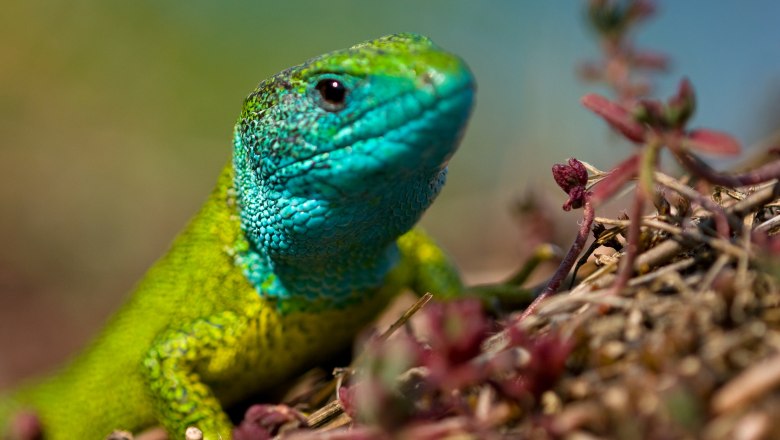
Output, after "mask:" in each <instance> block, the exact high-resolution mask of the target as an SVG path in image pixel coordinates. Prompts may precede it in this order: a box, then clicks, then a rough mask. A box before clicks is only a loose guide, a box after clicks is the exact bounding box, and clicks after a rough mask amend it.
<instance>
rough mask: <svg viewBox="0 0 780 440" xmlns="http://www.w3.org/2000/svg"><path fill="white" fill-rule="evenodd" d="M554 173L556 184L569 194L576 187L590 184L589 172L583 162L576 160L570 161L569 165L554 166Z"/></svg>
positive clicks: (558, 164) (557, 164)
mask: <svg viewBox="0 0 780 440" xmlns="http://www.w3.org/2000/svg"><path fill="white" fill-rule="evenodd" d="M552 173H553V178H554V179H555V183H557V184H558V186H560V187H561V189H562V190H563V191H564V192H567V193H568V192H569V191H571V189H572V188H574V187H576V186H585V185H586V184H587V183H588V170H586V169H585V166H584V165H583V164H582V162H580V161H578V160H577V159H574V158H570V159H569V162H568V165H564V164H561V163H556V164H555V165H553V167H552Z"/></svg>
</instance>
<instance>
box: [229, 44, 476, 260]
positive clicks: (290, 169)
mask: <svg viewBox="0 0 780 440" xmlns="http://www.w3.org/2000/svg"><path fill="white" fill-rule="evenodd" d="M473 95H474V81H473V77H472V75H471V73H470V71H469V70H468V68H467V67H466V65H465V64H464V63H463V61H461V60H460V59H459V58H457V57H456V56H454V55H451V54H449V53H447V52H444V51H443V50H441V49H440V48H438V47H437V46H436V45H434V44H433V43H432V42H431V40H429V39H428V38H425V37H422V36H419V35H413V34H397V35H390V36H386V37H383V38H380V39H377V40H373V41H368V42H365V43H361V44H358V45H356V46H353V47H351V48H348V49H344V50H340V51H335V52H332V53H329V54H325V55H322V56H319V57H316V58H313V59H311V60H309V61H307V62H305V63H303V64H301V65H299V66H295V67H292V68H290V69H287V70H285V71H282V72H280V73H278V74H276V75H274V76H273V77H271V78H269V79H268V80H266V81H263V82H262V83H260V85H259V86H258V87H257V89H256V90H255V91H254V92H252V93H251V94H250V95H249V96H248V97H247V98H246V100H245V103H244V107H243V110H242V112H241V116H240V117H239V120H238V123H237V124H236V128H235V132H234V147H235V150H234V158H233V161H234V168H235V172H236V179H235V185H236V190H237V194H238V202H239V208H240V211H241V223H242V228H243V230H244V232H245V234H246V235H247V238H248V239H249V240H250V242H251V243H252V244H253V245H255V246H256V247H258V248H262V249H264V251H265V252H266V253H267V254H269V255H271V256H276V255H278V256H282V257H284V256H285V255H287V256H306V255H314V256H322V255H328V254H335V253H338V252H341V253H343V252H344V248H345V247H353V248H355V247H363V246H370V247H376V248H378V247H381V246H387V245H388V244H389V243H391V242H393V241H394V240H395V239H396V238H397V237H398V236H399V235H401V234H403V233H404V232H405V231H407V230H409V229H410V228H411V227H412V226H413V225H414V223H416V222H417V220H418V219H419V218H420V216H421V215H422V213H423V212H424V211H425V209H426V208H427V207H428V206H429V205H430V204H431V202H432V201H433V199H434V198H435V197H436V195H437V194H438V193H439V190H440V189H441V186H442V185H443V184H444V180H445V176H446V165H447V161H448V160H449V159H450V157H451V156H452V155H453V153H454V152H455V150H456V148H457V145H458V142H459V140H460V137H461V134H462V132H463V129H464V126H465V123H466V121H467V119H468V116H469V113H470V111H471V107H472V103H473Z"/></svg>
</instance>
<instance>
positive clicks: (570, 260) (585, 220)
mask: <svg viewBox="0 0 780 440" xmlns="http://www.w3.org/2000/svg"><path fill="white" fill-rule="evenodd" d="M595 217H596V211H595V210H594V209H593V204H592V203H591V201H590V195H586V196H585V203H584V204H583V206H582V223H581V224H580V230H579V232H577V237H576V238H575V239H574V243H572V245H571V248H569V252H568V253H566V256H565V257H564V258H563V261H561V264H560V265H559V266H558V269H556V270H555V273H554V274H553V276H552V278H550V281H549V282H548V283H547V286H546V287H545V288H544V290H542V293H540V294H539V296H537V297H536V298H535V299H534V300H533V302H531V304H529V305H528V307H526V308H525V310H523V313H522V314H521V315H520V318H518V319H517V322H520V321H522V320H523V319H525V318H526V317H528V316H529V315H531V314H533V313H534V312H535V311H536V309H537V308H538V307H539V304H540V303H541V302H542V301H544V299H545V298H547V297H548V296H550V295H554V294H555V293H557V292H558V288H559V287H560V286H561V283H562V282H563V280H564V279H565V278H566V275H568V274H569V272H570V271H571V268H572V267H573V266H574V263H575V262H576V261H577V257H578V256H579V255H580V252H582V249H583V248H585V242H586V241H587V240H588V236H589V235H590V229H591V226H592V225H593V219H594V218H595Z"/></svg>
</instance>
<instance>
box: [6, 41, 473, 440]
mask: <svg viewBox="0 0 780 440" xmlns="http://www.w3.org/2000/svg"><path fill="white" fill-rule="evenodd" d="M473 88H474V86H473V80H472V77H471V74H470V73H469V71H468V69H467V68H466V66H465V65H464V64H463V62H462V61H460V60H459V59H458V58H456V57H454V56H452V55H450V54H448V53H446V52H443V51H442V50H441V49H439V48H438V47H436V46H435V45H433V43H431V41H430V40H428V39H427V38H425V37H421V36H417V35H411V34H402V35H392V36H388V37H384V38H381V39H378V40H374V41H369V42H366V43H362V44H359V45H357V46H354V47H352V48H349V49H345V50H341V51H336V52H333V53H330V54H326V55H323V56H320V57H317V58H314V59H312V60H309V61H308V62H306V63H304V64H302V65H300V66H296V67H293V68H290V69H288V70H285V71H283V72H281V73H279V74H277V75H275V76H273V77H272V78H270V79H268V80H266V81H264V82H262V83H261V84H260V85H259V86H258V88H257V89H256V90H255V91H254V92H253V93H252V94H250V95H249V97H248V98H247V99H246V101H245V104H244V107H243V110H242V112H241V116H240V117H239V120H238V123H237V124H236V128H235V131H234V153H233V161H232V163H231V164H229V165H228V166H227V167H225V169H224V170H223V172H222V174H221V175H220V177H219V180H218V183H217V187H216V189H215V190H214V192H213V193H212V195H211V197H210V198H209V199H208V201H207V202H206V204H205V205H204V207H203V208H202V209H201V211H200V212H199V213H198V214H197V215H196V216H195V218H194V219H193V220H192V221H191V222H190V224H189V225H188V226H187V228H186V229H185V230H184V231H183V232H182V233H181V235H180V236H179V237H178V238H177V239H176V241H175V242H174V243H173V245H172V247H171V250H170V251H169V252H168V254H167V255H165V256H164V257H163V258H162V259H161V260H160V261H158V262H157V263H156V264H155V265H154V266H153V267H152V268H151V269H150V270H149V272H148V273H147V275H146V276H145V277H144V279H143V280H142V281H141V282H140V283H139V285H138V286H137V288H136V289H135V291H134V292H133V294H132V296H131V298H130V300H129V301H128V303H127V304H125V305H124V306H123V307H122V309H121V310H120V311H119V312H118V313H117V314H116V315H115V316H114V317H113V318H112V319H111V321H110V322H109V324H108V325H107V327H106V328H105V330H104V331H103V333H102V334H101V336H100V337H99V338H98V339H97V340H96V341H95V342H94V343H93V344H92V345H91V346H90V347H89V348H88V349H87V350H86V351H85V352H84V353H83V354H81V355H80V356H79V357H77V358H76V359H75V360H74V361H73V362H72V363H71V364H70V365H69V366H67V367H66V368H65V369H64V370H62V371H61V372H60V373H59V374H57V375H55V376H53V377H51V378H49V379H46V380H44V381H42V382H40V383H37V384H31V385H29V386H25V387H22V388H21V389H19V390H17V391H15V392H14V393H12V394H11V395H10V397H8V398H5V399H0V433H2V432H4V431H5V430H7V429H8V428H7V427H6V428H3V427H2V424H3V423H4V422H7V420H8V417H9V414H10V413H11V412H12V411H18V410H21V409H27V410H32V411H34V412H35V413H36V414H37V415H38V417H39V418H40V420H41V423H42V425H43V429H44V432H45V435H46V438H47V439H54V440H59V439H63V440H64V439H69V440H71V439H99V438H104V437H105V435H106V434H107V433H109V432H111V431H112V430H115V429H125V430H130V431H138V430H141V429H143V428H145V427H149V426H153V425H155V424H162V425H163V426H164V427H165V428H166V429H167V430H168V431H169V432H170V433H172V437H173V438H182V436H183V432H184V430H185V428H186V427H187V426H190V425H196V426H198V427H199V428H201V429H202V430H203V431H204V434H205V438H206V439H209V440H216V439H218V438H222V439H230V438H231V430H232V427H231V425H230V422H229V420H228V418H227V416H226V414H225V413H224V411H223V409H222V408H223V407H224V406H226V405H230V404H231V403H232V402H235V401H236V400H238V399H240V398H242V397H245V396H247V395H248V394H250V393H252V392H256V391H260V390H263V389H264V388H267V387H269V386H270V385H273V384H276V383H279V382H280V381H283V380H285V379H288V378H290V376H292V375H294V374H295V373H297V372H300V371H302V370H303V369H305V368H307V367H309V366H311V365H314V364H316V363H318V362H322V361H323V360H325V359H327V358H328V356H331V355H332V354H333V353H334V352H336V351H338V350H340V349H343V348H344V347H347V346H348V345H349V344H350V341H351V340H352V338H353V337H354V336H355V334H356V333H357V332H358V331H359V329H360V328H361V327H363V326H365V325H366V324H367V323H368V322H369V321H370V320H371V319H372V318H373V317H375V316H376V314H377V313H378V312H379V311H380V310H381V309H382V308H383V307H384V306H385V305H386V304H387V302H388V300H389V299H390V298H391V297H392V296H393V295H395V294H396V293H397V292H398V291H399V290H401V289H404V288H411V289H412V290H414V291H416V292H419V293H423V292H426V291H431V292H434V293H436V294H438V295H441V296H452V295H456V294H458V293H459V292H460V291H461V289H462V287H461V284H460V281H459V278H458V276H457V273H456V272H455V271H454V269H453V268H452V266H451V265H450V263H449V262H448V260H447V258H446V256H445V255H444V254H443V253H442V252H441V251H440V250H439V249H438V248H437V247H436V246H435V245H434V244H433V243H432V242H431V241H430V240H429V239H428V238H427V237H426V236H425V235H424V234H423V233H422V232H420V231H418V230H411V231H410V229H411V228H412V227H413V225H414V223H416V222H417V220H418V219H419V217H420V216H421V215H422V213H423V212H424V210H425V209H426V208H427V207H428V206H429V205H430V204H431V202H432V201H433V199H434V198H435V197H436V195H437V194H438V192H439V190H440V188H441V186H442V185H443V183H444V180H445V176H446V164H447V161H448V160H449V158H450V157H451V156H452V154H453V153H454V152H455V149H456V147H457V144H458V141H459V138H460V135H461V132H462V130H463V128H464V126H465V123H466V120H467V119H468V115H469V112H470V109H471V106H472V100H473ZM3 411H5V412H6V413H3Z"/></svg>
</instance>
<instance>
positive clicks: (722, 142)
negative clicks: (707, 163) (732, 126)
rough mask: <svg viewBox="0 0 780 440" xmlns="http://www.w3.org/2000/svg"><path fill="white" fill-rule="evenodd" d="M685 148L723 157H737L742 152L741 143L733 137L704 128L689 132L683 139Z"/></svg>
mask: <svg viewBox="0 0 780 440" xmlns="http://www.w3.org/2000/svg"><path fill="white" fill-rule="evenodd" d="M683 146H684V147H685V148H690V149H693V150H698V151H702V152H705V153H710V154H717V155H721V156H735V155H737V154H739V153H740V152H741V151H742V146H741V145H740V143H739V141H738V140H736V139H734V138H733V137H732V136H731V135H729V134H727V133H724V132H722V131H716V130H709V129H704V128H700V129H698V130H693V131H691V132H689V133H688V134H687V136H686V137H685V139H683Z"/></svg>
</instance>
